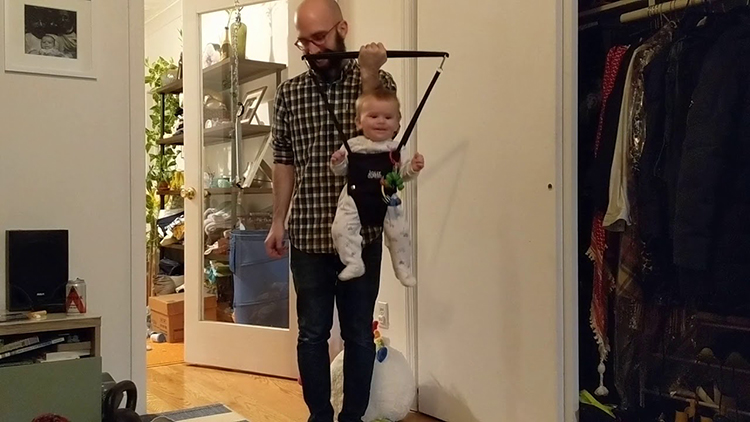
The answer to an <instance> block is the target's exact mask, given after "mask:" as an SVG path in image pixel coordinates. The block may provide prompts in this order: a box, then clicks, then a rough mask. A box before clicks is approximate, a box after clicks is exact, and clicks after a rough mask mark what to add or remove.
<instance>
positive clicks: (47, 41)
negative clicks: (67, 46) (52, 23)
mask: <svg viewBox="0 0 750 422" xmlns="http://www.w3.org/2000/svg"><path fill="white" fill-rule="evenodd" d="M53 48H55V39H54V38H52V37H44V38H42V49H43V50H51V49H53Z"/></svg>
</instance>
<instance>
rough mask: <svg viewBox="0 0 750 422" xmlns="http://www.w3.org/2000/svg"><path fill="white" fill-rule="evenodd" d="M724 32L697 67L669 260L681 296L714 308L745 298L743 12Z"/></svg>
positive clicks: (749, 294) (748, 76) (747, 178)
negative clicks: (699, 297) (704, 299)
mask: <svg viewBox="0 0 750 422" xmlns="http://www.w3.org/2000/svg"><path fill="white" fill-rule="evenodd" d="M740 17H741V19H743V21H744V24H743V25H738V26H734V27H732V28H730V29H728V30H727V31H725V32H724V33H723V34H722V35H721V36H720V37H719V38H718V40H717V41H716V43H715V44H714V45H713V46H712V48H711V50H710V51H709V53H708V54H707V56H706V59H705V63H704V65H703V67H702V71H701V74H700V79H699V81H698V85H697V86H696V89H695V92H694V94H693V104H692V106H691V108H690V112H689V113H688V118H687V128H686V137H685V142H684V145H683V155H682V160H681V165H680V171H679V176H678V181H677V194H676V204H675V220H674V261H675V264H676V265H677V266H678V267H679V269H680V270H681V274H680V283H681V284H682V285H683V286H684V287H685V289H686V292H685V293H686V294H711V293H713V302H714V304H715V305H714V306H715V307H716V309H717V310H721V311H723V312H737V313H743V314H747V312H748V302H750V282H748V280H750V260H748V252H750V220H749V219H748V218H747V216H748V215H750V92H749V90H750V18H748V17H747V16H744V15H742V16H740Z"/></svg>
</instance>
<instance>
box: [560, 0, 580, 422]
mask: <svg viewBox="0 0 750 422" xmlns="http://www.w3.org/2000/svg"><path fill="white" fill-rule="evenodd" d="M558 12H559V14H560V16H561V20H560V22H561V25H560V27H559V31H560V34H559V35H560V36H559V37H558V40H560V41H558V43H559V45H558V51H559V53H558V54H559V55H558V60H559V62H560V63H561V66H558V72H559V73H558V77H559V78H560V79H559V82H558V86H559V89H560V98H562V101H561V103H560V104H558V116H559V124H560V132H561V138H562V139H561V141H562V142H561V143H560V144H559V145H560V150H559V151H558V162H560V163H562V166H561V171H560V173H561V177H562V180H561V181H559V182H558V184H560V182H562V183H561V186H562V189H561V190H558V195H559V196H558V201H560V202H561V203H562V216H561V218H560V219H559V220H558V224H560V226H561V230H558V233H561V235H562V239H561V244H562V248H561V252H560V253H561V255H562V256H561V258H562V266H561V268H560V271H561V273H562V277H561V278H562V290H561V291H560V292H559V293H558V294H559V295H560V299H559V303H561V304H562V315H563V318H562V322H563V326H562V327H561V335H562V351H563V362H562V365H563V379H562V382H563V384H562V388H563V392H562V399H563V412H564V413H563V417H564V421H565V422H575V421H577V420H578V408H579V398H578V395H579V382H578V372H579V361H578V356H579V355H578V338H579V337H578V336H579V335H580V333H579V331H578V200H577V198H578V0H562V2H561V9H558Z"/></svg>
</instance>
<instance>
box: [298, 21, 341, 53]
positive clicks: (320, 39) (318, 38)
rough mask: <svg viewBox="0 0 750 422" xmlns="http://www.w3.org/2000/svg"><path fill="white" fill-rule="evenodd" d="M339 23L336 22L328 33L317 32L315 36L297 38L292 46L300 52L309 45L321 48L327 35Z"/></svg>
mask: <svg viewBox="0 0 750 422" xmlns="http://www.w3.org/2000/svg"><path fill="white" fill-rule="evenodd" d="M340 23H341V21H338V22H336V24H335V25H333V26H332V27H331V29H329V30H328V31H325V32H318V33H317V34H314V35H313V36H312V37H310V38H297V41H295V42H294V45H295V46H296V47H297V48H299V49H300V50H302V51H304V50H305V49H306V48H307V47H308V46H309V45H310V44H315V45H317V46H318V47H322V46H323V43H325V42H326V38H328V34H330V33H331V31H333V30H334V29H336V27H337V26H339V24H340Z"/></svg>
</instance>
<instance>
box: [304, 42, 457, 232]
mask: <svg viewBox="0 0 750 422" xmlns="http://www.w3.org/2000/svg"><path fill="white" fill-rule="evenodd" d="M448 56H449V55H448V53H444V52H430V51H388V52H387V57H388V58H420V57H441V58H442V59H443V60H442V62H441V63H440V66H439V67H438V69H437V70H436V71H435V75H434V76H433V77H432V81H431V82H430V85H429V86H428V87H427V91H425V94H424V95H423V96H422V100H421V101H420V103H419V106H418V107H417V109H416V110H415V112H414V115H413V116H412V118H411V120H410V121H409V125H408V126H407V127H406V131H404V134H403V135H402V136H401V141H400V142H399V143H398V146H397V147H396V149H395V150H393V151H391V152H382V153H377V154H363V153H353V152H352V150H351V148H350V146H349V142H348V137H347V136H346V134H345V133H344V128H343V126H342V125H341V122H340V121H339V120H338V119H337V118H336V112H335V110H334V108H333V106H332V105H331V103H330V102H329V101H328V96H327V95H326V93H325V90H324V89H323V85H322V84H321V82H320V81H319V80H318V78H317V77H313V79H315V82H316V86H317V88H318V91H319V92H320V96H321V97H322V98H323V102H324V103H325V105H326V109H328V114H329V115H330V116H331V119H332V120H333V124H334V125H335V126H336V130H337V131H338V133H339V137H340V138H341V141H342V143H343V144H344V148H345V149H346V152H347V155H348V161H349V164H348V172H347V192H348V194H349V196H351V197H352V199H353V200H354V203H355V204H356V205H357V212H358V213H359V218H360V221H361V223H362V225H363V226H382V225H383V220H384V219H385V215H386V213H387V211H388V206H389V205H398V203H399V200H398V198H397V197H395V196H394V194H395V193H396V192H397V191H398V190H400V189H403V182H401V180H400V178H399V177H398V170H399V165H400V163H401V149H402V148H403V147H404V145H406V141H407V140H408V139H409V136H411V133H412V132H413V131H414V127H415V126H416V124H417V119H419V115H420V114H421V113H422V109H423V108H424V105H425V103H426V102H427V98H428V97H429V95H430V93H431V92H432V89H433V88H434V87H435V83H436V82H437V80H438V78H439V77H440V74H441V73H442V72H443V64H444V63H445V60H446V59H447V58H448ZM357 57H359V52H354V51H352V52H336V53H319V54H307V55H305V56H303V57H302V58H303V60H306V61H307V63H308V66H309V63H310V61H311V60H324V59H341V60H344V59H356V58H357Z"/></svg>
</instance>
